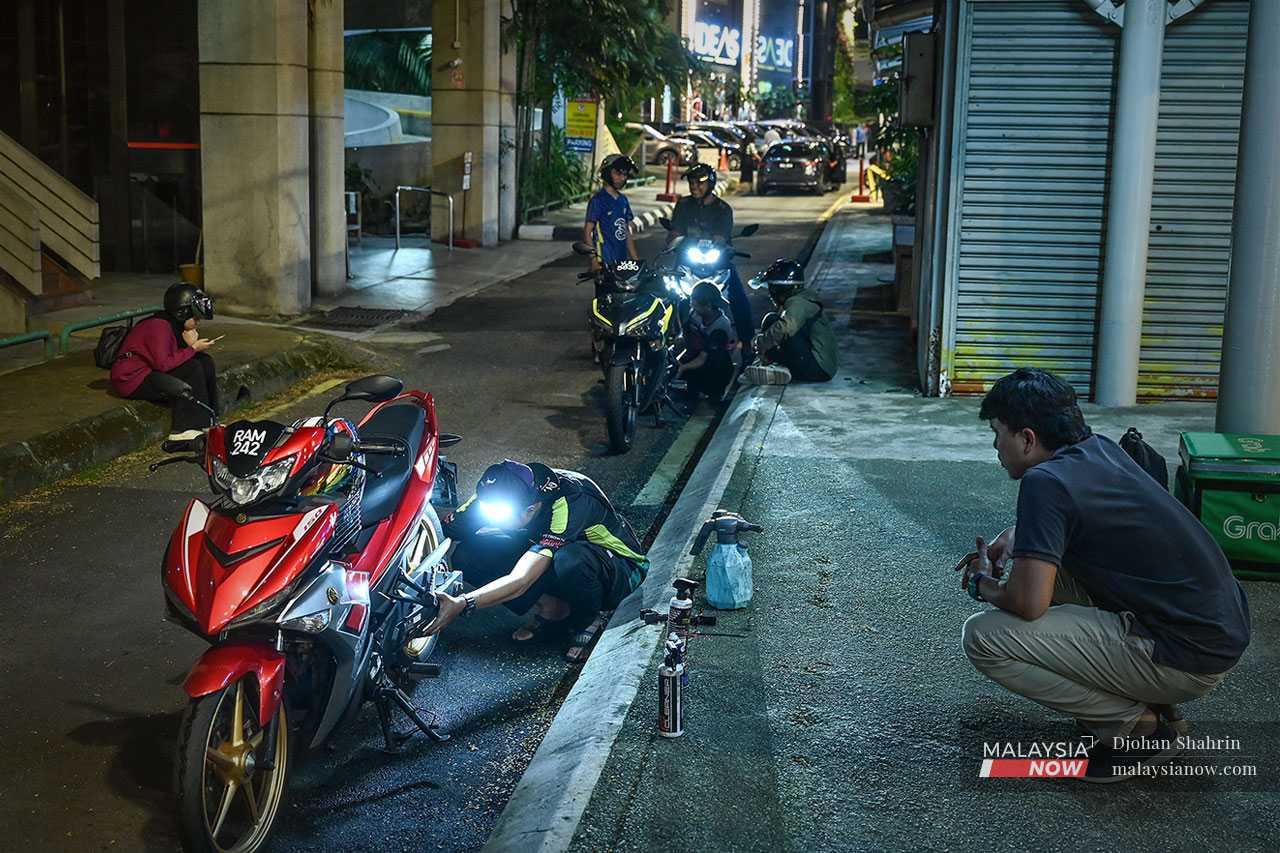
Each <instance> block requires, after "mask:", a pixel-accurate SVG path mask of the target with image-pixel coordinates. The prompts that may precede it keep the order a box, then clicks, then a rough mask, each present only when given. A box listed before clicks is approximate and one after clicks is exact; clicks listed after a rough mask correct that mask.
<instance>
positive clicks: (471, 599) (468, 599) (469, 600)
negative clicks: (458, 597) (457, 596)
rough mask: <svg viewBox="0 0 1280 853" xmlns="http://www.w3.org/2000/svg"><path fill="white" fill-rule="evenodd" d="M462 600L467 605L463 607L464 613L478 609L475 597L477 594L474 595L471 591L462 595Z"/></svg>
mask: <svg viewBox="0 0 1280 853" xmlns="http://www.w3.org/2000/svg"><path fill="white" fill-rule="evenodd" d="M462 601H463V602H464V603H465V605H466V606H465V607H463V608H462V612H463V613H470V612H471V611H472V610H475V609H476V599H475V596H474V595H472V594H471V593H467V594H466V595H464V596H462Z"/></svg>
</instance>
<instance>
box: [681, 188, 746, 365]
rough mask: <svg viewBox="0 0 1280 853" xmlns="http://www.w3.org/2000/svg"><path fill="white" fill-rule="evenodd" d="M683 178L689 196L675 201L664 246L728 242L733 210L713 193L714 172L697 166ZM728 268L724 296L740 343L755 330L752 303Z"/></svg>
mask: <svg viewBox="0 0 1280 853" xmlns="http://www.w3.org/2000/svg"><path fill="white" fill-rule="evenodd" d="M684 176H685V178H686V179H687V180H688V181H689V194H688V195H687V196H685V197H684V198H682V199H680V201H678V202H676V207H675V210H674V211H672V213H671V230H670V231H668V232H667V245H668V246H670V245H671V244H672V243H674V242H675V240H676V238H677V237H688V238H690V239H693V240H721V241H724V242H728V241H729V240H730V239H732V237H733V208H732V207H730V206H729V203H728V202H726V201H725V200H724V199H722V198H720V197H719V196H718V195H716V194H715V188H716V170H715V169H713V168H711V167H710V166H708V165H707V164H706V163H699V164H697V165H696V166H693V167H692V168H690V169H689V171H687V172H685V174H684ZM729 269H730V270H731V273H730V278H729V282H728V284H726V285H725V293H726V295H727V296H728V297H729V307H730V313H731V314H732V316H733V327H734V329H735V330H737V333H738V339H739V340H741V341H749V340H750V339H751V333H752V332H753V331H755V321H754V320H753V319H752V317H751V303H750V302H748V301H747V292H746V290H744V289H743V287H742V279H741V277H739V275H738V268H737V267H736V266H734V265H732V263H731V264H730V267H729Z"/></svg>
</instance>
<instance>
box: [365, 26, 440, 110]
mask: <svg viewBox="0 0 1280 853" xmlns="http://www.w3.org/2000/svg"><path fill="white" fill-rule="evenodd" d="M344 52H345V62H346V87H347V88H348V89H364V90H366V91H372V92H398V93H400V94H405V95H430V94H431V33H387V32H384V33H362V34H360V35H356V36H350V37H348V38H347V40H346V44H345V51H344Z"/></svg>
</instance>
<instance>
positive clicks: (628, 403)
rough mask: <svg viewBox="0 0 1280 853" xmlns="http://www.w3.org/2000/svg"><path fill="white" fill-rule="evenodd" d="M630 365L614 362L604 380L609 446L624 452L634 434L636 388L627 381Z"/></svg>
mask: <svg viewBox="0 0 1280 853" xmlns="http://www.w3.org/2000/svg"><path fill="white" fill-rule="evenodd" d="M631 371H632V367H631V366H630V365H627V364H615V365H612V366H610V367H609V375H608V377H607V379H606V381H605V407H606V410H605V425H606V426H607V427H608V429H609V448H610V449H611V450H613V452H614V453H626V452H627V451H628V450H630V449H631V440H632V439H633V438H635V435H636V409H637V408H638V407H637V405H636V389H635V388H633V387H631V382H628V381H627V373H629V372H631Z"/></svg>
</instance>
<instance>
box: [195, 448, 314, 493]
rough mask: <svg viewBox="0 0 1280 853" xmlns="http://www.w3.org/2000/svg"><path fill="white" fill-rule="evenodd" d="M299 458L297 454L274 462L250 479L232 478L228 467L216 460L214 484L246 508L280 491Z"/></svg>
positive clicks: (250, 476) (249, 477)
mask: <svg viewBox="0 0 1280 853" xmlns="http://www.w3.org/2000/svg"><path fill="white" fill-rule="evenodd" d="M297 456H298V455H297V454H296V453H295V454H292V455H291V456H288V457H286V458H284V459H281V460H279V461H278V462H272V463H271V464H270V465H268V466H267V467H265V468H263V469H261V470H259V471H255V472H254V473H252V474H250V475H249V476H248V477H235V476H232V474H231V472H230V471H229V470H227V468H226V466H224V465H223V464H222V463H221V462H220V461H219V460H217V459H215V460H214V463H213V476H214V482H216V483H217V484H218V485H220V486H222V488H223V489H225V490H226V491H227V492H229V493H230V495H231V500H232V501H233V502H234V503H236V504H239V505H240V506H244V505H245V504H250V503H253V502H254V501H256V500H258V499H259V498H263V497H266V496H267V495H269V494H271V493H272V492H275V491H277V490H279V488H280V487H281V486H283V485H284V484H285V482H286V481H287V480H288V479H289V472H290V471H292V470H293V463H294V461H295V460H296V459H297Z"/></svg>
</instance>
